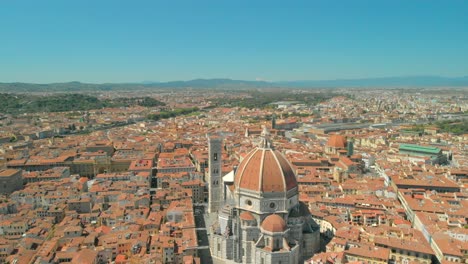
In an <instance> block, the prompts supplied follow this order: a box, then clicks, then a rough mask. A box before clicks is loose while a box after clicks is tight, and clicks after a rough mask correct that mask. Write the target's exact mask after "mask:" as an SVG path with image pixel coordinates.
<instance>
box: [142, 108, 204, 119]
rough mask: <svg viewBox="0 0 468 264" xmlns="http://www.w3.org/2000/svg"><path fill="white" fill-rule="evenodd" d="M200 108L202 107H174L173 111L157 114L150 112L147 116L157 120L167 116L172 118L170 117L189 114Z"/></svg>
mask: <svg viewBox="0 0 468 264" xmlns="http://www.w3.org/2000/svg"><path fill="white" fill-rule="evenodd" d="M198 110H200V109H198V107H191V108H177V109H174V110H172V111H162V112H159V113H155V114H149V115H148V116H147V118H148V119H151V120H155V121H157V120H160V119H166V118H170V117H176V116H181V115H187V114H190V113H193V112H196V111H198Z"/></svg>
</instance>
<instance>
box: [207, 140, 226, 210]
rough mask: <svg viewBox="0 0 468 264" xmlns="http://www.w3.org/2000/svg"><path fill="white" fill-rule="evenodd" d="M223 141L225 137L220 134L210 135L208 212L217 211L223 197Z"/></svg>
mask: <svg viewBox="0 0 468 264" xmlns="http://www.w3.org/2000/svg"><path fill="white" fill-rule="evenodd" d="M222 143H223V139H222V138H221V137H220V136H215V135H209V136H208V155H209V160H208V179H207V182H208V212H209V213H214V212H217V211H218V209H219V208H220V206H221V204H222V202H223V199H222V186H223V183H222V178H221V174H222V172H221V161H222V156H221V155H222V149H221V148H222Z"/></svg>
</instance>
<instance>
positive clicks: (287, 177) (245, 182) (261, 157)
mask: <svg viewBox="0 0 468 264" xmlns="http://www.w3.org/2000/svg"><path fill="white" fill-rule="evenodd" d="M234 184H235V187H236V189H237V188H240V189H247V190H250V191H257V192H287V191H289V190H291V189H293V188H295V187H297V180H296V176H295V175H294V171H293V169H292V168H291V165H290V164H289V162H288V161H287V160H286V158H285V157H284V156H283V155H282V154H281V153H280V152H279V151H276V150H273V149H271V148H256V149H254V150H252V151H251V152H250V153H249V154H248V155H247V156H246V157H245V158H244V160H243V161H242V162H241V163H240V165H239V168H238V169H237V171H236V175H235V178H234Z"/></svg>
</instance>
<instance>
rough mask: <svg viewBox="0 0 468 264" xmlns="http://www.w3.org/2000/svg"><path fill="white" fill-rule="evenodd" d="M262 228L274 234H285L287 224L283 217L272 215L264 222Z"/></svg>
mask: <svg viewBox="0 0 468 264" xmlns="http://www.w3.org/2000/svg"><path fill="white" fill-rule="evenodd" d="M262 228H263V230H265V231H268V232H272V233H277V232H284V231H285V230H286V222H285V221H284V219H283V218H282V217H281V216H279V215H277V214H272V215H269V216H267V217H266V218H265V220H263V223H262Z"/></svg>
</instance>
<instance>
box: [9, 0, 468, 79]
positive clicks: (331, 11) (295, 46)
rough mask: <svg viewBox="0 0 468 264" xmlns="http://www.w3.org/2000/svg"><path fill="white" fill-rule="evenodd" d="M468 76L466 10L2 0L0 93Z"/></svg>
mask: <svg viewBox="0 0 468 264" xmlns="http://www.w3.org/2000/svg"><path fill="white" fill-rule="evenodd" d="M407 75H440V76H465V75H468V1H465V0H440V1H430V0H424V1H417V0H401V1H400V0H388V1H383V0H382V1H379V0H368V1H358V0H352V1H351V0H341V1H333V0H323V1H314V0H305V1H274V0H267V1H254V0H246V1H243V0H213V1H203V0H187V1H177V0H165V1H156V0H152V1H150V0H148V1H138V0H128V1H119V0H74V1H72V0H56V1H52V0H30V1H24V0H0V82H16V81H18V82H38V83H48V82H63V81H82V82H95V83H96V82H97V83H101V82H140V81H169V80H189V79H194V78H233V79H244V80H255V79H263V80H269V81H280V80H281V81H283V80H322V79H338V78H367V77H384V76H407Z"/></svg>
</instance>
